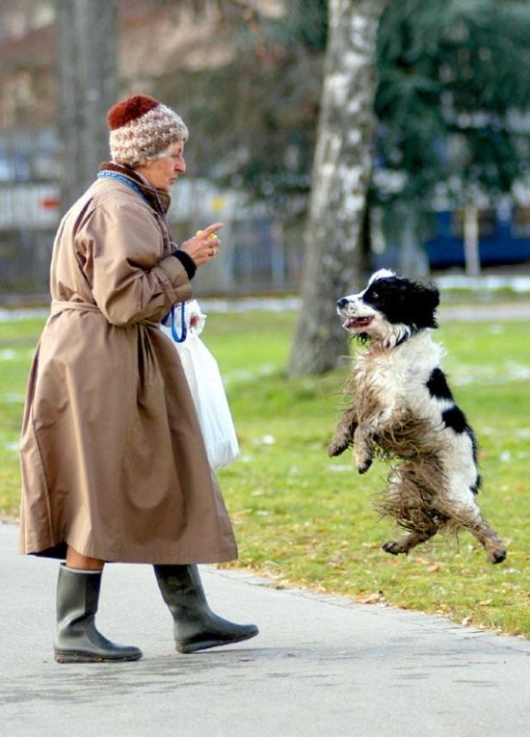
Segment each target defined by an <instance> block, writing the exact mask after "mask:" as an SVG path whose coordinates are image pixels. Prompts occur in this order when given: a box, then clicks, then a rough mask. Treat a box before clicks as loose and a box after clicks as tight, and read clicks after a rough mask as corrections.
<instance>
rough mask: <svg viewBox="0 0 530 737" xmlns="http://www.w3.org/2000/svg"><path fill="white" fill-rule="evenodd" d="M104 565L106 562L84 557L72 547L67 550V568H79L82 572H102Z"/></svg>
mask: <svg viewBox="0 0 530 737" xmlns="http://www.w3.org/2000/svg"><path fill="white" fill-rule="evenodd" d="M104 565H105V561H103V560H100V559H99V558H90V557H89V556H88V555H82V554H81V553H78V552H77V550H74V548H71V547H70V546H68V547H67V549H66V566H67V567H68V568H77V569H78V570H80V571H102V570H103V566H104Z"/></svg>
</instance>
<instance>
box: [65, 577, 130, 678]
mask: <svg viewBox="0 0 530 737" xmlns="http://www.w3.org/2000/svg"><path fill="white" fill-rule="evenodd" d="M101 574H102V572H101V571H80V570H77V569H74V568H67V567H66V566H65V565H61V568H60V570H59V580H58V582H57V634H56V636H55V642H54V650H55V660H56V661H57V662H58V663H101V662H103V661H107V660H108V661H110V660H112V661H125V660H139V659H140V658H141V657H142V651H141V650H139V649H138V648H137V647H132V646H130V647H122V646H121V645H115V644H114V643H113V642H110V641H109V640H107V639H106V638H105V637H103V635H102V634H101V633H100V632H98V630H97V629H96V623H95V618H96V613H97V610H98V601H99V589H100V586H101Z"/></svg>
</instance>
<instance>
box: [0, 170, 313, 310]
mask: <svg viewBox="0 0 530 737" xmlns="http://www.w3.org/2000/svg"><path fill="white" fill-rule="evenodd" d="M215 221H222V222H223V223H224V225H225V227H224V228H223V230H222V232H221V238H222V246H221V252H220V255H219V257H218V258H217V259H216V260H215V261H214V262H212V263H211V264H208V265H207V266H205V267H204V268H202V269H201V270H200V272H199V275H198V276H197V277H196V281H195V288H196V292H197V294H198V295H199V296H210V295H212V296H215V295H226V294H232V295H238V294H263V293H272V294H276V293H287V292H293V291H297V289H298V286H299V283H300V277H301V269H302V260H303V253H302V245H301V244H302V238H301V234H300V233H299V232H297V229H296V228H290V229H289V231H286V230H285V229H284V228H283V226H282V224H281V223H280V222H278V221H276V220H275V219H274V218H273V217H271V216H270V215H268V214H267V213H265V212H264V211H263V209H262V208H259V207H256V206H255V205H249V204H248V203H245V201H244V200H243V198H242V197H241V195H239V194H238V193H234V192H222V191H219V190H217V189H216V188H215V187H213V186H212V185H211V184H210V183H208V182H206V181H203V180H202V181H201V180H199V181H197V180H196V181H193V180H187V181H186V180H182V181H181V182H179V184H178V185H177V187H176V188H175V192H174V197H173V201H172V206H171V209H170V212H169V222H170V227H171V230H172V233H173V235H174V238H175V241H176V242H177V243H178V242H179V241H182V240H184V239H185V238H187V237H190V235H191V234H193V233H194V232H195V231H196V230H197V229H199V228H204V227H205V226H206V225H208V224H209V223H212V222H215ZM58 224H59V198H58V186H57V185H56V184H54V183H45V184H37V183H20V184H9V183H0V302H3V303H9V302H10V301H24V300H38V299H41V298H46V297H47V294H48V272H49V265H50V259H51V253H52V247H53V239H54V236H55V231H56V229H57V226H58Z"/></svg>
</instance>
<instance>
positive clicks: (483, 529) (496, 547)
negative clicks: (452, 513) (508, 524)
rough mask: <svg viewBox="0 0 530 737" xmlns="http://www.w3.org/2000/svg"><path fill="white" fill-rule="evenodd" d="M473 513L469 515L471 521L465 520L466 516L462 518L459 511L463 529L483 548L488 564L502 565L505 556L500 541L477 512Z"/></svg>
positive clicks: (505, 552)
mask: <svg viewBox="0 0 530 737" xmlns="http://www.w3.org/2000/svg"><path fill="white" fill-rule="evenodd" d="M473 512H474V513H473V514H472V515H470V517H471V519H469V518H467V519H466V516H463V515H462V512H461V511H460V512H459V517H460V519H461V521H462V525H463V527H465V528H466V529H468V530H469V531H470V532H471V534H472V535H474V536H475V537H476V539H477V540H478V541H479V543H480V544H481V545H482V546H483V547H484V549H485V551H486V553H487V554H488V560H489V561H490V563H502V561H503V560H504V559H505V558H506V556H507V551H506V548H505V547H504V544H503V542H502V540H501V539H500V538H499V536H498V535H497V533H496V532H495V530H494V529H493V528H492V527H490V526H489V525H488V523H487V522H486V520H485V519H484V518H483V517H482V515H481V514H480V513H479V512H477V510H473Z"/></svg>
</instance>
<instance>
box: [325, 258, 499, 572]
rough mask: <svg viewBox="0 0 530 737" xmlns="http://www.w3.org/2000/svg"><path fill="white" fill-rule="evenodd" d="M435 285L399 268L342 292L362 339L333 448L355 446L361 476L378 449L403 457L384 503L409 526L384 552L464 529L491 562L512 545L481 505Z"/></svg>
mask: <svg viewBox="0 0 530 737" xmlns="http://www.w3.org/2000/svg"><path fill="white" fill-rule="evenodd" d="M438 303H439V292H438V290H437V289H436V287H434V286H431V285H426V284H421V283H419V282H414V281H411V280H409V279H406V278H404V277H402V276H398V275H396V274H394V273H393V272H392V271H388V270H386V269H382V270H380V271H378V272H376V273H375V274H374V275H373V276H372V278H371V279H370V281H369V282H368V286H367V287H366V289H364V291H362V292H360V293H359V294H353V295H350V296H348V297H343V298H342V299H339V300H338V302H337V312H338V313H339V315H340V316H341V318H342V320H343V327H344V328H345V329H346V330H347V331H348V332H350V333H351V334H352V335H353V336H355V337H357V338H358V339H359V340H360V342H361V343H362V344H363V345H364V350H361V351H360V352H359V353H358V354H357V355H356V357H355V358H354V361H353V365H352V370H351V373H350V376H349V377H348V379H347V381H346V384H345V393H346V394H347V395H348V397H349V396H350V395H352V397H353V402H352V403H351V405H350V406H349V408H348V409H347V410H346V412H345V413H344V415H343V416H342V418H341V420H340V422H339V424H338V426H337V429H336V431H335V435H334V437H333V440H332V441H331V443H330V446H329V454H330V455H331V456H337V455H340V454H341V453H343V452H344V451H345V450H346V449H347V448H348V447H351V446H353V448H354V457H355V463H356V466H357V469H358V471H359V473H365V472H366V471H368V469H369V468H370V465H371V463H372V459H373V457H374V455H377V456H379V457H382V458H383V459H385V460H388V461H390V462H392V460H394V461H397V463H395V465H394V466H393V467H392V468H391V471H390V474H389V476H388V483H387V488H386V489H385V491H384V492H383V495H382V497H381V501H380V502H378V504H377V507H378V509H379V510H380V511H381V512H382V513H383V514H387V515H390V516H392V517H393V518H394V519H395V520H396V521H397V523H398V524H399V525H400V526H401V527H403V528H405V529H406V530H407V534H406V535H403V536H402V537H400V538H399V539H398V540H396V541H390V542H387V543H386V544H385V545H384V546H383V549H384V550H386V552H388V553H392V554H393V555H398V554H399V553H407V552H408V551H409V550H411V548H413V547H415V546H416V545H418V544H419V543H422V542H425V541H426V540H428V539H429V538H431V537H432V536H433V535H435V534H436V533H437V532H438V531H439V530H447V529H453V530H458V528H460V527H464V528H467V529H468V530H469V531H470V532H471V533H472V534H473V535H474V536H475V537H476V538H477V540H479V542H480V543H481V544H482V545H483V546H484V548H485V549H486V551H487V553H488V558H489V560H490V561H491V562H492V563H500V562H502V561H503V560H504V559H505V557H506V549H505V547H504V545H503V544H502V542H501V540H500V539H499V538H498V536H497V534H496V532H495V531H494V530H493V529H492V528H491V527H490V526H489V525H488V524H487V522H486V521H485V520H484V518H483V517H482V515H481V512H480V509H479V507H478V504H477V493H478V490H479V487H480V476H479V473H478V469H477V446H476V441H475V435H474V433H473V430H472V429H471V427H470V426H469V425H468V423H467V420H466V417H465V415H464V413H463V412H462V410H461V409H460V408H459V407H458V406H457V405H456V403H455V400H454V398H453V395H452V393H451V390H450V388H449V386H448V384H447V380H446V376H445V374H444V372H443V370H442V368H441V366H440V362H441V356H442V349H441V347H440V346H439V345H437V344H436V343H434V342H433V340H432V338H431V331H432V329H433V328H436V327H437V323H436V308H437V307H438Z"/></svg>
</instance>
